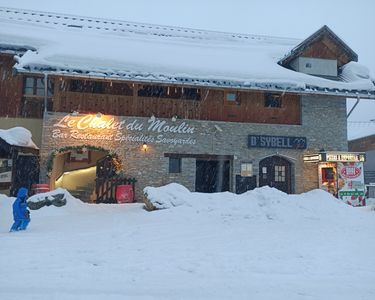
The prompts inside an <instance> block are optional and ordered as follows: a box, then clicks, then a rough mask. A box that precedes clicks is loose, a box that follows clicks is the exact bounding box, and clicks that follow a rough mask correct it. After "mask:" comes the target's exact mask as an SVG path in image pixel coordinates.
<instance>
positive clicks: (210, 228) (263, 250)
mask: <svg viewBox="0 0 375 300" xmlns="http://www.w3.org/2000/svg"><path fill="white" fill-rule="evenodd" d="M148 192H149V194H152V195H153V199H154V200H157V201H158V202H159V203H163V202H166V203H167V202H169V200H170V199H174V204H175V205H172V206H169V209H163V210H158V211H153V212H147V211H145V210H144V209H143V205H142V204H123V205H88V204H84V203H82V202H80V201H79V200H77V199H74V198H72V197H68V203H67V205H66V206H63V207H60V208H57V207H54V206H50V207H45V208H42V209H40V210H37V211H32V215H31V218H32V220H31V223H30V225H29V228H28V230H27V231H25V232H17V233H8V229H9V227H10V226H11V203H12V199H10V198H8V197H5V196H2V197H0V243H1V244H0V270H1V274H2V276H0V298H1V299H2V300H8V299H9V300H10V299H38V300H40V299H257V300H262V299H265V300H272V299H278V300H279V299H288V300H289V299H290V300H297V299H298V300H300V299H330V300H332V299H333V300H334V299H340V300H343V299H348V300H349V299H350V300H353V299H365V300H372V299H374V297H375V286H374V284H373V282H374V278H375V256H374V255H373V253H375V241H374V234H373V229H374V228H375V212H374V211H371V210H370V209H369V208H353V207H350V206H347V205H345V204H343V203H341V202H340V201H338V200H337V199H335V198H333V197H332V196H331V195H329V194H327V193H325V192H323V191H320V190H315V191H311V192H309V193H306V194H302V195H293V196H289V195H286V194H284V193H282V192H279V191H277V190H275V189H271V188H261V189H256V190H254V191H251V192H247V193H245V194H242V195H234V194H231V193H218V194H201V193H190V192H188V191H186V190H185V189H184V188H183V187H181V186H178V185H176V184H172V185H168V186H165V187H162V188H158V189H154V190H152V189H151V190H150V189H149V191H148Z"/></svg>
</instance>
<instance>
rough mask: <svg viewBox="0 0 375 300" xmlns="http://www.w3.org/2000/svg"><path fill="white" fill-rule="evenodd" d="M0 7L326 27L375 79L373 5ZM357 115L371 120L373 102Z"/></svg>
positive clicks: (206, 24) (345, 1) (14, 3)
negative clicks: (341, 40)
mask: <svg viewBox="0 0 375 300" xmlns="http://www.w3.org/2000/svg"><path fill="white" fill-rule="evenodd" d="M0 6H8V7H15V8H25V9H35V10H43V11H51V12H61V13H69V14H78V15H84V16H94V17H102V18H115V19H121V20H127V21H134V22H146V23H156V24H162V25H173V26H183V27H192V28H200V29H209V30H219V31H229V32H238V33H249V34H260V35H271V36H280V37H291V38H301V39H304V38H306V37H308V36H309V35H310V34H312V33H313V32H315V31H316V30H318V29H319V28H320V27H322V26H323V25H328V26H329V27H330V28H331V29H332V30H333V31H334V32H335V33H336V34H337V35H338V36H339V37H340V38H341V39H343V40H344V41H345V42H346V43H347V44H348V46H349V47H351V48H352V49H353V50H354V51H355V52H356V53H357V54H358V56H359V62H360V63H361V64H363V65H365V66H367V67H368V68H369V69H370V72H371V75H372V77H375V0H356V1H349V0H314V1H304V0H186V1H180V0H131V1H130V0H105V1H102V0H101V1H99V0H63V1H56V0H0ZM355 112H356V113H355V114H354V115H353V116H355V117H356V118H357V115H358V118H360V119H362V120H363V119H366V120H369V119H375V100H374V101H371V103H370V104H365V101H363V104H362V105H361V107H360V108H359V109H358V110H357V111H355Z"/></svg>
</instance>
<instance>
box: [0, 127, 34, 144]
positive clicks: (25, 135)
mask: <svg viewBox="0 0 375 300" xmlns="http://www.w3.org/2000/svg"><path fill="white" fill-rule="evenodd" d="M0 138H1V139H3V140H4V141H5V142H7V143H8V144H9V145H12V146H18V147H26V148H33V149H39V148H38V147H37V146H36V145H35V143H34V142H33V140H32V139H31V138H32V135H31V132H30V131H29V130H27V129H26V128H23V127H13V128H10V129H0Z"/></svg>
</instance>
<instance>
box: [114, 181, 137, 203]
mask: <svg viewBox="0 0 375 300" xmlns="http://www.w3.org/2000/svg"><path fill="white" fill-rule="evenodd" d="M133 199H134V191H133V186H132V185H130V184H121V185H118V186H117V187H116V201H117V203H132V202H133Z"/></svg>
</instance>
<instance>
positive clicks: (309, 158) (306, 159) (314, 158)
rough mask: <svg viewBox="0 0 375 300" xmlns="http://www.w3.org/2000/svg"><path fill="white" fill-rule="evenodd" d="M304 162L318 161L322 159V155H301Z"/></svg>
mask: <svg viewBox="0 0 375 300" xmlns="http://www.w3.org/2000/svg"><path fill="white" fill-rule="evenodd" d="M303 161H304V162H320V161H322V156H321V155H320V154H311V155H304V156H303Z"/></svg>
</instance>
